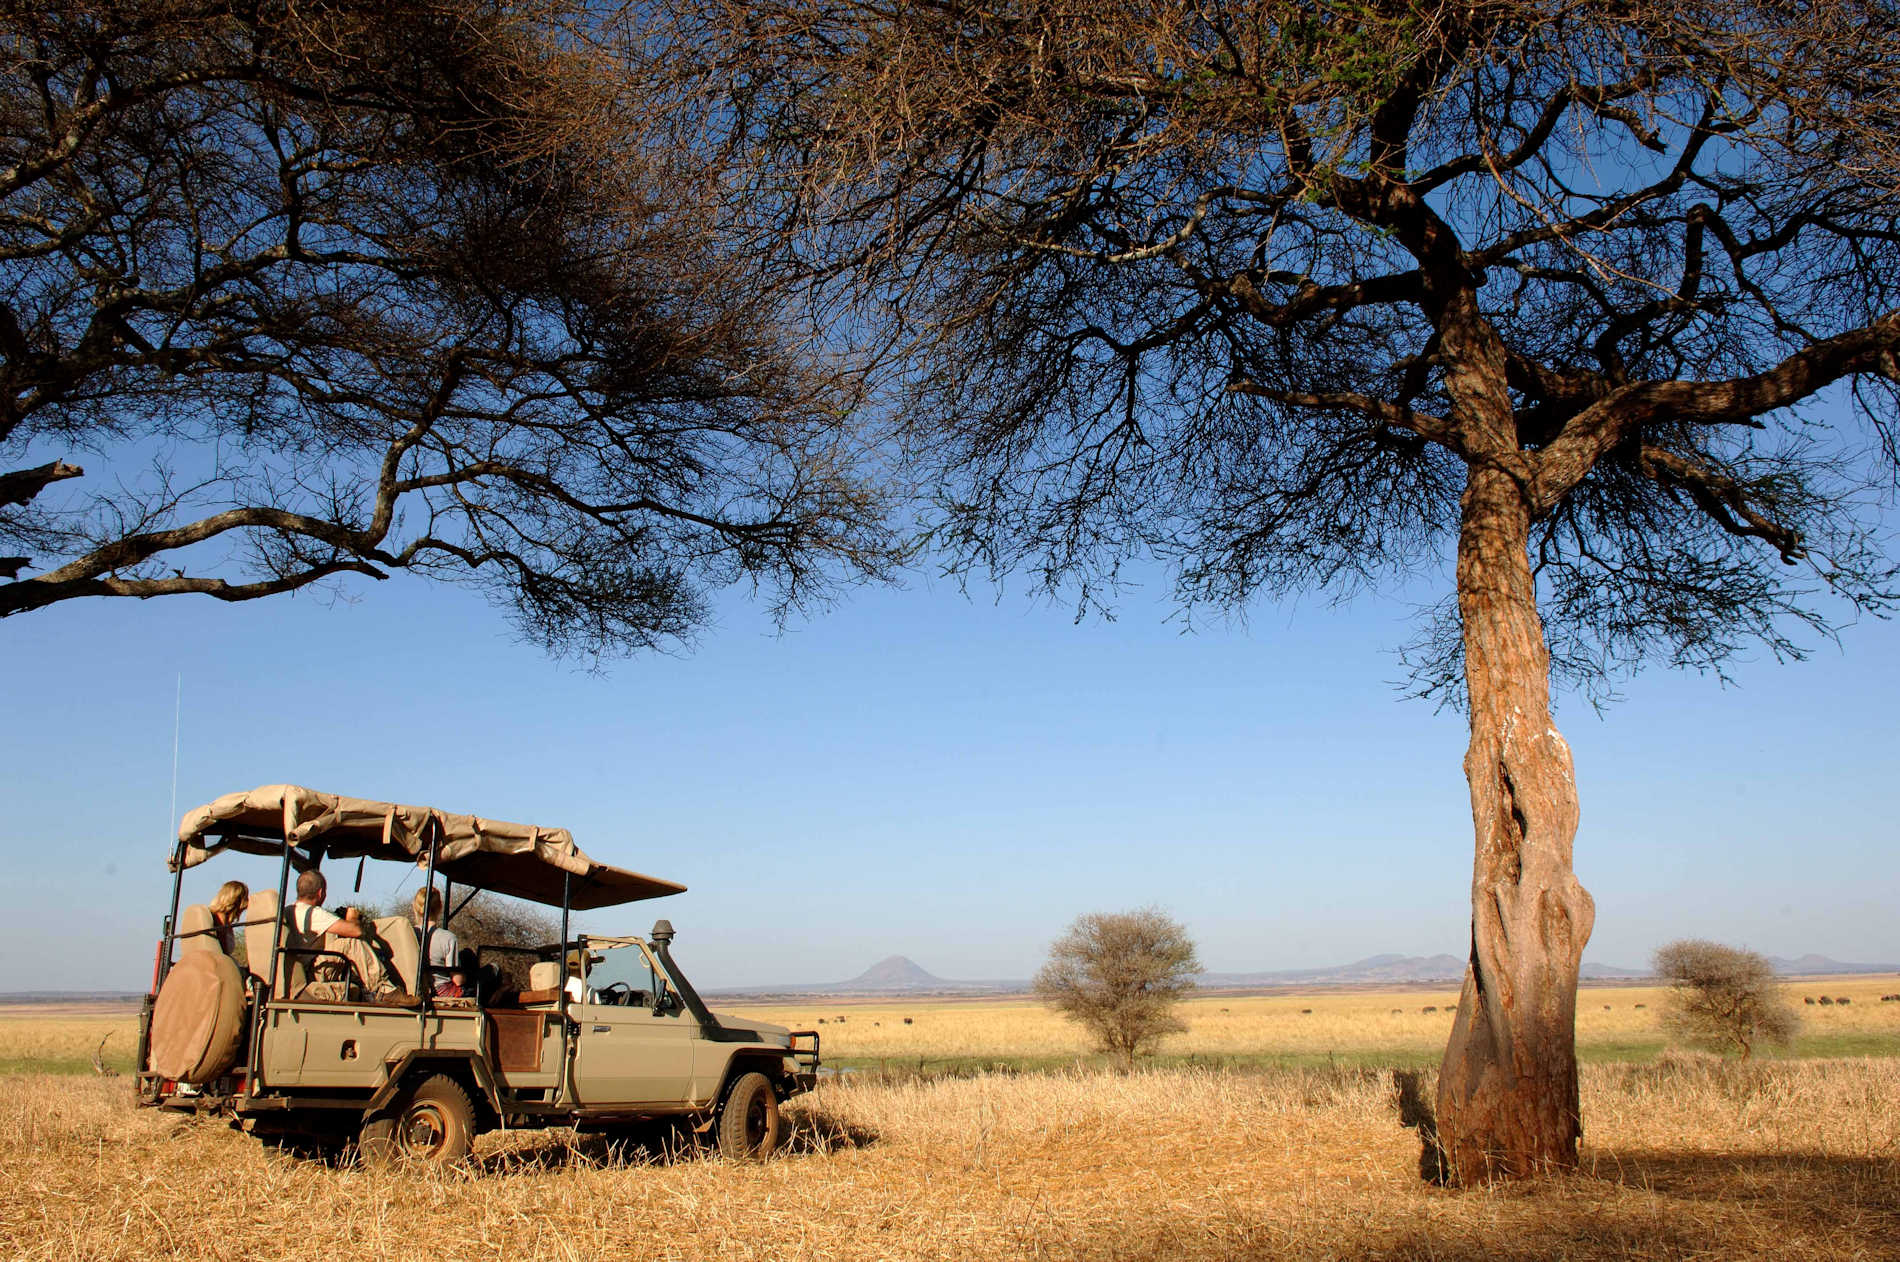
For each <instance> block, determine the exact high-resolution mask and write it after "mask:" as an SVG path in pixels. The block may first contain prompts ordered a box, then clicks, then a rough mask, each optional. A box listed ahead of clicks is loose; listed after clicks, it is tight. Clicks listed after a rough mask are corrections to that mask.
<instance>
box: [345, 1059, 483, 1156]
mask: <svg viewBox="0 0 1900 1262" xmlns="http://www.w3.org/2000/svg"><path fill="white" fill-rule="evenodd" d="M474 1142H475V1106H474V1105H473V1104H472V1103H470V1102H469V1098H468V1092H466V1091H464V1090H463V1089H462V1084H461V1083H459V1082H457V1081H455V1079H453V1078H450V1077H448V1076H447V1075H445V1074H435V1075H433V1076H432V1077H428V1078H424V1079H423V1080H422V1081H421V1082H419V1083H417V1084H416V1085H415V1087H414V1088H413V1089H411V1090H409V1091H406V1092H404V1093H403V1094H402V1095H401V1096H399V1097H398V1098H397V1101H396V1105H395V1108H394V1109H392V1110H391V1111H390V1112H388V1113H384V1114H381V1115H379V1116H377V1117H373V1118H371V1119H370V1120H369V1121H367V1122H364V1123H363V1136H362V1138H361V1139H360V1140H359V1141H358V1142H357V1151H358V1153H359V1154H360V1155H361V1157H362V1160H363V1164H364V1165H366V1166H386V1165H391V1164H394V1163H395V1162H397V1161H399V1160H402V1159H405V1158H407V1159H411V1160H416V1161H429V1162H433V1163H435V1164H436V1165H443V1166H446V1165H453V1164H454V1163H455V1162H458V1161H460V1160H461V1159H462V1158H464V1157H466V1156H468V1150H469V1147H470V1146H471V1145H472V1144H473V1143H474Z"/></svg>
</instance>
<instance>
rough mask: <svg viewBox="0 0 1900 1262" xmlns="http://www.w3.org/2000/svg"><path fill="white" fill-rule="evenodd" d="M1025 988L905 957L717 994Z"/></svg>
mask: <svg viewBox="0 0 1900 1262" xmlns="http://www.w3.org/2000/svg"><path fill="white" fill-rule="evenodd" d="M1028 989H1029V983H1028V982H1026V981H995V982H957V981H949V980H947V979H945V978H942V977H938V976H937V975H936V974H935V973H932V972H929V971H928V970H926V969H925V968H923V967H922V966H921V965H919V964H918V963H917V962H916V961H915V960H913V959H911V958H910V957H909V956H904V955H892V956H887V957H885V958H884V959H881V960H879V961H878V962H877V963H875V964H873V965H871V967H869V968H867V969H865V970H864V971H863V972H862V973H859V974H858V975H857V976H856V977H853V978H851V979H850V980H849V981H842V982H812V983H803V984H792V985H781V986H745V987H727V988H725V989H723V990H717V991H712V992H710V993H712V994H720V995H983V994H992V995H1006V994H1015V993H1018V992H1021V991H1025V990H1028Z"/></svg>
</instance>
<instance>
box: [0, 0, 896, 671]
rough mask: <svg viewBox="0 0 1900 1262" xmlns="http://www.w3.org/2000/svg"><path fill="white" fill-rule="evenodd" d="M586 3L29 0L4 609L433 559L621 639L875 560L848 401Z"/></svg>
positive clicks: (547, 619)
mask: <svg viewBox="0 0 1900 1262" xmlns="http://www.w3.org/2000/svg"><path fill="white" fill-rule="evenodd" d="M588 13H589V6H587V5H585V4H584V3H580V2H579V0H575V2H573V3H569V2H567V0H530V2H529V3H526V4H518V3H510V2H505V0H477V2H475V3H465V2H463V0H373V2H370V0H313V2H305V0H261V2H257V3H239V4H233V3H230V2H229V0H135V2H134V3H106V2H105V0H99V2H97V3H94V2H91V0H68V2H66V3H63V4H58V5H43V6H14V5H10V6H8V7H7V10H6V12H5V14H4V15H0V63H3V66H0V356H4V359H3V360H0V554H9V555H3V556H0V617H4V616H7V615H12V614H18V613H23V612H28V611H32V610H36V609H42V608H45V607H47V606H49V605H52V604H55V603H57V602H60V601H65V600H70V599H73V598H76V597H82V596H136V597H150V596H156V595H168V594H174V593H203V594H208V595H211V596H214V597H216V598H218V599H221V600H248V599H253V598H257V597H262V596H269V595H274V594H278V593H283V592H289V591H293V590H296V589H298V588H302V587H305V586H307V585H310V584H312V583H318V582H322V581H324V580H326V579H331V578H334V577H336V576H340V575H349V574H358V575H369V576H373V577H378V578H380V577H383V576H384V575H386V574H387V573H389V572H390V571H392V570H409V571H413V572H419V573H423V574H426V575H430V576H434V577H437V578H443V579H449V580H452V581H458V582H465V583H471V584H474V585H476V586H478V587H480V588H482V589H483V590H485V591H487V592H488V593H489V594H490V595H491V596H492V597H493V598H494V599H496V600H497V601H498V602H500V603H503V604H505V605H509V606H512V607H513V609H514V611H515V614H516V616H517V618H518V620H519V622H520V624H521V626H522V628H523V629H524V630H525V632H526V633H527V634H528V635H530V636H531V637H533V638H535V639H537V640H540V641H542V642H544V643H546V644H548V645H550V646H552V647H556V648H560V647H575V648H579V649H582V650H585V651H601V650H608V649H615V648H627V647H640V646H646V645H651V644H655V643H659V642H662V641H665V640H668V639H673V638H677V637H680V636H682V635H685V634H686V633H687V632H688V631H689V630H690V629H691V628H692V627H693V626H694V625H695V624H696V623H697V622H698V621H700V620H701V618H702V617H703V615H704V612H705V610H704V593H705V590H706V589H707V587H708V586H709V585H716V584H722V583H726V582H730V581H732V580H734V579H737V578H740V577H750V578H751V579H753V580H754V581H755V582H758V583H761V584H763V585H764V586H765V587H766V588H767V589H768V590H769V591H770V592H771V593H772V598H773V599H774V600H775V601H776V602H778V603H779V605H780V607H781V608H783V607H785V606H788V605H793V604H797V603H798V602H800V601H803V600H804V599H806V598H807V597H809V596H811V595H813V594H814V593H817V592H821V591H822V590H823V589H824V586H825V584H826V583H827V581H828V580H829V579H830V578H832V577H835V576H836V575H837V574H838V573H839V572H843V573H845V574H851V573H857V574H867V573H874V572H876V571H877V570H878V569H879V568H880V567H881V566H882V564H883V563H884V560H885V559H886V540H885V537H884V535H883V531H882V527H881V526H880V525H879V522H878V516H877V514H878V503H877V496H876V494H875V493H874V489H873V487H872V486H871V485H870V483H869V482H868V481H866V480H865V479H863V478H862V477H860V476H859V474H858V472H857V470H856V468H855V467H854V464H855V462H854V460H853V458H852V454H851V452H850V450H849V447H848V442H847V437H846V436H845V435H844V434H843V432H842V431H841V429H840V428H839V426H838V424H837V417H838V415H839V414H840V412H841V411H842V410H843V409H844V408H845V407H846V405H847V404H848V398H847V397H846V396H845V395H844V394H843V393H842V389H841V387H842V385H843V383H842V381H841V379H839V378H838V377H836V376H835V375H828V374H826V373H825V372H823V371H822V370H820V369H818V368H816V367H814V366H813V365H814V363H815V361H813V360H812V359H811V357H809V356H807V355H804V354H803V353H802V352H801V349H800V347H799V346H798V345H797V343H796V342H795V341H794V340H793V339H791V338H790V336H789V334H788V331H787V330H788V326H787V325H786V324H785V322H784V321H783V320H782V319H781V316H780V313H779V311H778V309H777V307H776V306H775V301H774V298H773V291H772V290H771V289H770V287H769V285H766V284H765V283H763V282H764V280H765V279H766V278H765V277H764V276H763V275H762V274H761V273H760V272H759V271H758V269H757V268H756V266H754V265H753V263H752V260H751V255H752V252H751V251H750V250H749V248H748V246H747V243H745V242H744V241H740V240H737V239H735V238H733V237H731V236H730V235H729V234H727V233H726V231H725V229H724V228H723V227H722V226H721V225H720V224H719V222H718V221H717V220H716V218H715V217H714V216H711V215H709V214H707V213H706V207H707V205H708V196H709V191H712V190H716V189H717V187H718V180H717V178H716V177H715V175H714V174H713V173H712V172H710V171H709V170H707V169H706V168H705V167H704V166H703V165H701V164H700V163H699V162H698V156H697V155H694V156H693V157H694V160H693V162H692V163H691V164H687V163H685V162H683V161H682V153H681V151H680V149H679V146H678V145H677V144H676V143H675V141H674V140H673V138H671V137H669V135H668V134H667V132H666V130H665V128H664V127H663V126H661V125H659V124H658V123H657V122H655V121H654V120H652V119H651V117H650V112H649V111H648V110H647V109H646V108H645V102H644V101H643V100H642V99H641V97H640V92H641V85H640V84H638V83H633V82H629V81H626V80H623V79H621V78H618V77H617V76H616V75H614V74H612V73H610V72H609V71H610V69H611V68H610V67H609V66H608V65H607V63H606V62H604V61H603V59H602V58H601V57H600V56H599V55H598V54H596V53H594V52H591V51H589V47H588V44H587V42H586V39H585V38H584V37H585V36H586V34H587V28H586V26H585V21H587V20H590V19H589V18H588ZM82 458H83V460H84V463H83V464H82ZM87 466H92V468H91V474H92V476H89V477H84V478H82V476H81V475H82V473H83V472H84V471H85V469H86V467H87ZM100 466H103V467H100Z"/></svg>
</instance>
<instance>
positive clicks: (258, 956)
mask: <svg viewBox="0 0 1900 1262" xmlns="http://www.w3.org/2000/svg"><path fill="white" fill-rule="evenodd" d="M240 923H241V924H243V926H244V955H245V958H246V960H247V962H248V963H249V964H250V966H251V973H252V974H253V975H254V976H255V977H256V978H257V979H258V980H259V981H269V980H270V948H271V941H272V940H273V939H274V938H276V937H277V936H278V935H277V934H275V933H273V932H271V926H272V925H273V924H276V923H277V891H276V890H253V891H251V905H250V906H249V907H248V908H246V909H245V912H244V919H243V920H242V921H241V922H240ZM283 989H284V988H283V986H282V985H279V986H278V990H279V992H280V993H281V992H282V991H283Z"/></svg>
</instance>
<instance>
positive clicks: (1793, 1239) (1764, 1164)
mask: <svg viewBox="0 0 1900 1262" xmlns="http://www.w3.org/2000/svg"><path fill="white" fill-rule="evenodd" d="M1421 1195H1422V1196H1423V1197H1424V1198H1426V1199H1425V1200H1424V1201H1422V1202H1421V1200H1419V1199H1415V1198H1409V1197H1392V1196H1390V1194H1389V1193H1387V1194H1377V1195H1374V1196H1370V1197H1363V1198H1357V1197H1354V1196H1353V1195H1352V1194H1351V1193H1346V1194H1344V1195H1343V1196H1342V1198H1341V1199H1339V1200H1335V1201H1332V1202H1331V1203H1329V1204H1328V1205H1327V1206H1326V1207H1325V1210H1324V1212H1322V1213H1319V1214H1317V1215H1301V1214H1297V1213H1296V1214H1293V1215H1290V1216H1285V1217H1282V1216H1280V1215H1277V1214H1271V1213H1269V1214H1263V1215H1261V1216H1258V1217H1254V1216H1241V1217H1237V1218H1233V1219H1228V1220H1226V1221H1221V1222H1213V1223H1210V1222H1208V1221H1206V1220H1199V1221H1193V1220H1183V1221H1175V1220H1173V1219H1167V1218H1157V1219H1155V1220H1153V1221H1150V1222H1146V1223H1141V1224H1138V1225H1135V1226H1134V1227H1133V1229H1132V1230H1131V1229H1129V1228H1128V1226H1127V1225H1124V1227H1123V1228H1122V1229H1121V1230H1119V1231H1117V1232H1116V1233H1115V1234H1113V1235H1112V1236H1103V1237H1097V1238H1090V1239H1085V1240H1082V1241H1075V1242H1064V1243H1065V1248H1064V1250H1063V1256H1066V1257H1072V1258H1076V1259H1085V1260H1087V1262H1109V1260H1111V1259H1112V1260H1115V1262H1136V1260H1137V1259H1142V1260H1145V1259H1154V1258H1184V1259H1185V1258H1193V1259H1197V1260H1199V1259H1207V1260H1213V1259H1219V1260H1220V1262H1269V1260H1270V1259H1282V1258H1300V1259H1306V1258H1320V1257H1324V1258H1329V1259H1347V1258H1378V1259H1384V1260H1387V1262H1400V1260H1402V1262H1424V1260H1425V1259H1431V1260H1432V1262H1558V1260H1563V1262H1594V1260H1596V1259H1605V1260H1608V1259H1619V1260H1628V1259H1670V1260H1682V1262H1688V1260H1689V1259H1697V1260H1708V1259H1729V1258H1751V1259H1783V1258H1799V1259H1803V1260H1811V1259H1829V1260H1830V1262H1832V1259H1835V1258H1867V1259H1895V1258H1900V1163H1897V1162H1895V1161H1892V1160H1886V1159H1878V1158H1857V1157H1827V1156H1792V1155H1759V1154H1736V1155H1718V1154H1700V1153H1697V1154H1681V1153H1654V1152H1644V1153H1622V1154H1610V1153H1594V1154H1593V1153H1588V1152H1586V1154H1585V1161H1584V1169H1583V1171H1582V1172H1581V1173H1580V1174H1578V1175H1576V1176H1572V1177H1555V1178H1550V1179H1542V1180H1535V1181H1531V1182H1527V1183H1522V1184H1510V1185H1501V1186H1498V1187H1493V1188H1485V1189H1473V1190H1470V1191H1462V1192H1457V1191H1432V1192H1427V1193H1422V1194H1421Z"/></svg>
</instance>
